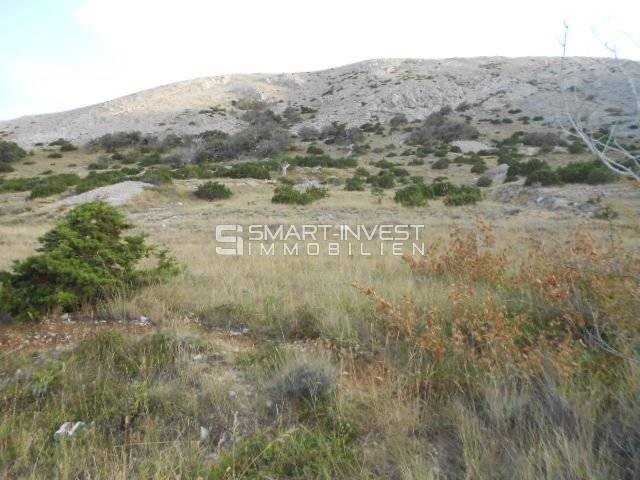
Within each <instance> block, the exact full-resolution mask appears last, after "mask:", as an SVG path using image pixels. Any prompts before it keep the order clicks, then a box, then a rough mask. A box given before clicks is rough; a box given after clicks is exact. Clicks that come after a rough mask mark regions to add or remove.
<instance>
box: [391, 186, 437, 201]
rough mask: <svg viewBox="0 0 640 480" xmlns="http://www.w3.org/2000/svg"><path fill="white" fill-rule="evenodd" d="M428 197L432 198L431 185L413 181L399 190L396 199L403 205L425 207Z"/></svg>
mask: <svg viewBox="0 0 640 480" xmlns="http://www.w3.org/2000/svg"><path fill="white" fill-rule="evenodd" d="M428 198H432V192H430V191H429V187H427V186H426V185H425V184H424V183H413V184H411V185H407V186H406V187H404V188H401V189H400V190H398V191H397V192H396V195H395V198H394V199H395V201H396V202H398V203H400V204H401V205H402V206H403V207H424V206H425V205H426V204H427V199H428Z"/></svg>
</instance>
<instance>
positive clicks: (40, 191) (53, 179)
mask: <svg viewBox="0 0 640 480" xmlns="http://www.w3.org/2000/svg"><path fill="white" fill-rule="evenodd" d="M79 182H80V177H79V176H78V175H76V174H75V173H61V174H59V175H52V176H50V177H46V178H43V179H42V180H40V181H38V183H36V184H35V185H34V186H33V188H32V189H31V194H30V195H29V198H31V199H34V198H43V197H49V196H51V195H57V194H59V193H63V192H65V191H66V190H67V189H68V188H69V187H71V186H73V185H77V184H78V183H79Z"/></svg>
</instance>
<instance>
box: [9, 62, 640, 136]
mask: <svg viewBox="0 0 640 480" xmlns="http://www.w3.org/2000/svg"><path fill="white" fill-rule="evenodd" d="M621 69H624V71H625V72H626V74H627V75H629V76H631V78H635V79H638V78H640V65H639V64H638V63H637V62H627V61H624V62H619V61H616V60H612V59H601V58H569V59H567V60H565V67H564V72H565V73H564V74H562V71H561V59H559V58H533V57H531V58H529V57H527V58H513V59H509V58H502V57H481V58H463V59H446V60H417V59H385V60H370V61H365V62H361V63H356V64H353V65H347V66H343V67H339V68H333V69H330V70H325V71H319V72H308V73H284V74H277V75H264V74H254V75H224V76H219V77H204V78H198V79H194V80H189V81H184V82H179V83H174V84H171V85H165V86H161V87H157V88H153V89H150V90H146V91H143V92H139V93H135V94H133V95H129V96H126V97H122V98H119V99H116V100H112V101H109V102H105V103H101V104H97V105H92V106H88V107H83V108H79V109H76V110H71V111H68V112H62V113H52V114H46V115H36V116H26V117H21V118H18V119H15V120H9V121H2V122H0V138H3V139H6V140H13V141H16V142H17V143H19V144H20V145H21V146H23V147H24V148H31V147H33V145H34V144H35V143H46V142H50V141H52V140H55V139H57V138H65V139H68V140H71V141H73V142H80V143H82V142H85V141H87V140H89V139H91V138H95V137H97V136H99V135H102V134H104V133H107V132H113V131H125V130H139V131H142V132H143V133H154V134H158V135H166V134H169V133H179V134H184V133H191V134H195V133H199V132H202V131H204V130H212V129H220V130H223V131H227V132H232V131H235V130H237V129H239V128H240V127H241V126H242V124H243V122H241V121H240V120H239V119H238V118H236V117H235V116H234V115H233V114H232V112H233V109H234V106H233V103H234V102H235V101H237V100H239V99H247V98H249V99H260V100H263V101H267V102H269V103H272V104H274V107H273V108H274V110H275V111H276V112H278V111H282V110H284V109H285V108H286V107H287V106H294V107H298V108H303V109H304V110H303V111H306V112H308V113H309V114H308V115H306V116H305V118H304V119H303V121H302V122H301V123H299V124H297V125H296V129H300V128H302V127H304V126H315V127H320V126H323V125H326V124H329V123H331V122H333V121H339V122H344V123H347V124H348V125H351V126H359V125H361V124H363V123H365V122H368V121H371V120H372V119H373V120H380V121H382V122H385V121H386V120H388V119H389V118H391V117H392V116H393V115H396V114H398V113H403V114H405V115H406V116H407V117H408V118H409V120H413V119H422V118H424V117H425V116H426V115H428V114H429V113H431V112H433V111H435V110H437V109H439V108H441V107H442V106H444V105H450V106H452V107H453V108H457V109H458V111H461V112H465V114H467V115H469V116H470V117H473V118H474V119H475V120H482V119H485V120H488V119H500V118H501V116H502V115H504V114H506V113H507V112H508V111H510V110H511V111H519V110H521V111H522V113H521V115H526V116H530V117H536V116H542V117H543V118H544V120H545V122H546V123H550V124H552V123H555V122H557V121H558V120H559V119H560V118H561V117H562V108H561V106H562V104H563V102H562V95H561V88H560V86H559V85H561V84H563V85H565V87H566V88H567V89H568V90H569V91H570V92H571V93H570V95H568V99H569V101H570V103H571V109H573V110H574V112H573V113H575V114H579V115H581V116H584V117H585V118H588V120H589V121H590V122H591V123H592V124H594V125H605V124H606V125H608V124H611V123H618V124H620V125H621V128H622V131H623V132H625V131H626V129H627V128H628V127H629V126H631V127H632V128H634V127H633V125H634V123H635V122H637V117H635V119H634V115H635V112H634V111H633V109H632V106H633V105H634V102H632V97H631V91H630V89H629V88H628V83H627V79H626V78H625V75H622V74H621ZM484 125H485V129H491V124H490V123H485V124H484ZM628 133H632V132H631V131H629V132H628Z"/></svg>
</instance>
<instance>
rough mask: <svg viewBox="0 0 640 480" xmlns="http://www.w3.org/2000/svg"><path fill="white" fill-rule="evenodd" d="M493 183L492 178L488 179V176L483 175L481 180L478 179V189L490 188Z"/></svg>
mask: <svg viewBox="0 0 640 480" xmlns="http://www.w3.org/2000/svg"><path fill="white" fill-rule="evenodd" d="M492 183H493V180H491V177H487V176H486V175H482V176H481V177H480V178H478V181H477V182H476V186H477V187H489V186H491V184H492Z"/></svg>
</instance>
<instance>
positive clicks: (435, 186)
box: [429, 179, 457, 197]
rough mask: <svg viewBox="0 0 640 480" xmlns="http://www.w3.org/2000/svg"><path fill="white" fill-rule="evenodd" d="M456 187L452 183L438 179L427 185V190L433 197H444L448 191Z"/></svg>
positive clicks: (454, 189) (452, 190)
mask: <svg viewBox="0 0 640 480" xmlns="http://www.w3.org/2000/svg"><path fill="white" fill-rule="evenodd" d="M456 188H457V187H456V186H455V185H454V184H453V183H451V182H447V181H446V180H438V179H436V180H434V181H433V183H431V185H429V191H430V192H431V194H432V195H433V196H434V197H445V196H447V195H448V194H449V193H451V192H454V191H456Z"/></svg>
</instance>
